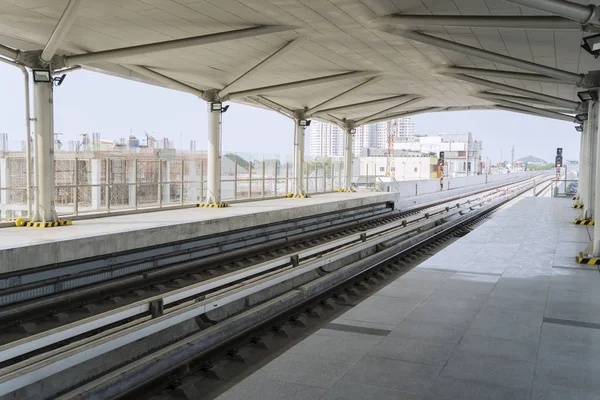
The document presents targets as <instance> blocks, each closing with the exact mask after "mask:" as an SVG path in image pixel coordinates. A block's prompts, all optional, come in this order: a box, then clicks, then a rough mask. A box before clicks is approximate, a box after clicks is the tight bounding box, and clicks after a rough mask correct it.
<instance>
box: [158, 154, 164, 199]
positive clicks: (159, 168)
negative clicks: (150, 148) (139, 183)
mask: <svg viewBox="0 0 600 400" xmlns="http://www.w3.org/2000/svg"><path fill="white" fill-rule="evenodd" d="M162 171H163V168H162V160H161V159H158V207H159V208H161V207H162V203H163V202H162V192H163V190H162V189H163V186H162Z"/></svg>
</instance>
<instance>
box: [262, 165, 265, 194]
mask: <svg viewBox="0 0 600 400" xmlns="http://www.w3.org/2000/svg"><path fill="white" fill-rule="evenodd" d="M262 198H263V199H264V198H265V157H264V155H263V162H262Z"/></svg>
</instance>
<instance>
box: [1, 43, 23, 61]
mask: <svg viewBox="0 0 600 400" xmlns="http://www.w3.org/2000/svg"><path fill="white" fill-rule="evenodd" d="M18 55H19V51H18V50H15V49H11V48H10V47H7V46H3V45H1V44H0V56H2V57H6V58H9V59H10V61H15V60H16V59H17V56H18Z"/></svg>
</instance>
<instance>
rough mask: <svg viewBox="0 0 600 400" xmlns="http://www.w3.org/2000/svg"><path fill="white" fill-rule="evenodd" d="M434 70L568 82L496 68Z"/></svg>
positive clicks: (452, 67) (443, 68) (444, 68)
mask: <svg viewBox="0 0 600 400" xmlns="http://www.w3.org/2000/svg"><path fill="white" fill-rule="evenodd" d="M436 72H438V73H444V72H447V73H451V74H469V75H481V76H494V77H497V78H505V79H521V80H525V81H533V82H548V83H560V84H568V82H565V81H563V80H560V79H556V78H552V77H549V76H546V75H540V74H529V73H526V72H515V71H502V70H497V69H485V68H471V67H458V66H451V67H442V68H439V69H438V70H437V71H436Z"/></svg>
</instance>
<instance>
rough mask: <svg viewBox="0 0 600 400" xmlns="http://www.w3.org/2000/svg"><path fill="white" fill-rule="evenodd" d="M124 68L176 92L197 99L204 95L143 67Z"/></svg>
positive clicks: (128, 66)
mask: <svg viewBox="0 0 600 400" xmlns="http://www.w3.org/2000/svg"><path fill="white" fill-rule="evenodd" d="M125 67H126V68H129V69H130V70H132V71H134V72H137V73H138V74H140V75H144V76H147V77H148V78H151V79H154V80H155V81H157V82H160V83H162V84H164V85H167V86H169V87H171V88H173V89H177V90H181V91H183V92H187V93H190V94H193V95H196V96H199V97H202V95H203V94H204V91H202V90H200V89H196V88H195V87H192V86H189V85H186V84H185V83H182V82H179V81H178V80H175V79H173V78H169V77H168V76H165V75H163V74H161V73H158V72H156V71H153V70H151V69H149V68H146V67H143V66H139V65H126V66H125Z"/></svg>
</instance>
